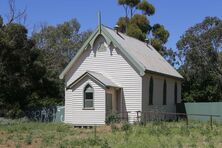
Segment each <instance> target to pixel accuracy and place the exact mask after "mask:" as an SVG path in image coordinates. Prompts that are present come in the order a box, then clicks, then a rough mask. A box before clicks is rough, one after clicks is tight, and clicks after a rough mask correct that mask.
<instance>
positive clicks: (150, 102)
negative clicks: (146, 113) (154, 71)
mask: <svg viewBox="0 0 222 148" xmlns="http://www.w3.org/2000/svg"><path fill="white" fill-rule="evenodd" d="M149 105H153V77H150V86H149Z"/></svg>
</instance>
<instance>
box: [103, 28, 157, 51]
mask: <svg viewBox="0 0 222 148" xmlns="http://www.w3.org/2000/svg"><path fill="white" fill-rule="evenodd" d="M102 26H103V27H105V28H108V29H110V30H112V31H115V30H114V29H113V28H112V27H109V26H106V25H103V24H102ZM119 33H121V34H122V35H125V36H127V37H129V38H132V39H134V40H137V41H139V42H141V43H143V44H146V42H143V41H141V40H139V39H137V38H134V37H132V36H129V35H127V34H126V33H122V32H119ZM155 50H156V49H155Z"/></svg>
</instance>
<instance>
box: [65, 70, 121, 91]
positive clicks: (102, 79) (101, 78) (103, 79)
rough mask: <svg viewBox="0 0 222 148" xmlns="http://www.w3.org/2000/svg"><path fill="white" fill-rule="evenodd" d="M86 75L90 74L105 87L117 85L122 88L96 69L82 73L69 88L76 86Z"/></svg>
mask: <svg viewBox="0 0 222 148" xmlns="http://www.w3.org/2000/svg"><path fill="white" fill-rule="evenodd" d="M86 76H89V77H90V78H91V79H93V80H95V81H97V82H99V83H100V84H101V85H102V86H104V87H115V88H120V86H118V85H116V84H115V83H114V82H112V81H111V80H110V79H108V78H107V77H105V76H104V75H102V74H101V73H97V72H94V71H86V72H85V73H84V74H83V75H81V76H80V77H79V78H78V79H76V80H75V81H74V82H72V83H71V84H70V85H69V86H68V87H67V89H69V88H72V87H73V86H75V85H76V84H77V83H78V82H79V81H80V80H82V79H83V78H85V77H86Z"/></svg>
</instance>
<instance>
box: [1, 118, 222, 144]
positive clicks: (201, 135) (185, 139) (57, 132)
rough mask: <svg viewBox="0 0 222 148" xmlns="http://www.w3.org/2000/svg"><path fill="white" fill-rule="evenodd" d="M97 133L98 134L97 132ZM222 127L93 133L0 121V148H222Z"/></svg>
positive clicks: (181, 125)
mask: <svg viewBox="0 0 222 148" xmlns="http://www.w3.org/2000/svg"><path fill="white" fill-rule="evenodd" d="M95 131H96V132H95ZM221 137H222V125H221V124H216V123H214V124H213V129H211V126H210V123H206V122H205V123H202V122H194V121H192V122H189V125H188V127H187V125H186V122H184V121H179V122H152V123H148V124H147V125H129V124H112V125H110V126H100V127H97V128H96V129H95V128H90V129H85V128H73V127H72V126H71V125H67V124H62V123H38V122H27V121H23V120H17V121H14V120H13V121H4V122H3V121H0V147H4V148H5V147H16V148H19V147H22V148H23V147H28V148H33V147H36V148H38V147H42V148H45V147H53V148H54V147H60V148H66V147H103V148H108V147H114V148H115V147H117V148H124V147H125V148H131V147H132V148H136V147H139V148H143V147H144V148H145V147H151V148H152V147H153V148H158V147H179V148H180V147H218V148H219V147H222V138H221Z"/></svg>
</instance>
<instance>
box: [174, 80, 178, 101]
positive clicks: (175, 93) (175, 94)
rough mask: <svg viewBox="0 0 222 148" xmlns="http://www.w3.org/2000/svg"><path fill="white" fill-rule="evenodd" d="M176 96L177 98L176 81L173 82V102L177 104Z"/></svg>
mask: <svg viewBox="0 0 222 148" xmlns="http://www.w3.org/2000/svg"><path fill="white" fill-rule="evenodd" d="M177 98H178V86H177V82H175V83H174V104H177Z"/></svg>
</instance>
